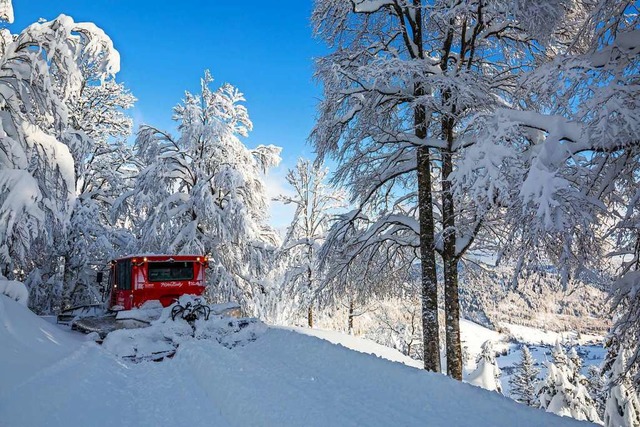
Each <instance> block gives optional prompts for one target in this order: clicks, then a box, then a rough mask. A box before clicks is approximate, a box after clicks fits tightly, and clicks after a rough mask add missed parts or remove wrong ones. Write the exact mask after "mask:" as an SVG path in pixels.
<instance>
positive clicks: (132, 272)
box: [108, 255, 208, 310]
mask: <svg viewBox="0 0 640 427" xmlns="http://www.w3.org/2000/svg"><path fill="white" fill-rule="evenodd" d="M207 264H208V259H207V257H205V256H201V255H140V256H129V257H125V258H119V259H116V260H113V261H111V268H110V270H109V289H110V290H111V297H110V298H109V303H108V308H109V309H111V310H131V309H132V308H137V307H140V306H141V305H142V304H144V303H145V302H146V301H151V300H158V301H160V303H161V304H162V306H163V307H168V306H169V305H171V304H172V303H173V302H174V300H175V299H176V298H178V297H179V296H181V295H187V294H190V295H202V293H203V292H204V290H205V277H204V271H205V269H206V267H207Z"/></svg>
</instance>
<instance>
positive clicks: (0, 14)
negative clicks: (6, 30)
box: [0, 0, 13, 24]
mask: <svg viewBox="0 0 640 427" xmlns="http://www.w3.org/2000/svg"><path fill="white" fill-rule="evenodd" d="M0 21H6V22H8V23H9V24H13V4H11V0H0Z"/></svg>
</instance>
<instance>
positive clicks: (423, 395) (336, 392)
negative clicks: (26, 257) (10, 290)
mask: <svg viewBox="0 0 640 427" xmlns="http://www.w3.org/2000/svg"><path fill="white" fill-rule="evenodd" d="M0 342H2V346H1V347H0V363H1V364H0V378H2V381H1V382H0V420H2V423H1V424H2V425H3V426H5V425H6V426H33V427H36V426H64V427H68V426H70V425H91V426H110V427H111V426H114V425H119V426H129V425H130V426H133V425H135V426H159V425H190V426H205V425H207V426H210V425H216V426H225V425H238V426H241V425H242V426H245V425H278V426H282V425H371V426H373V425H403V426H409V425H432V426H444V425H446V426H482V425H491V426H513V425H518V426H541V425H545V426H556V425H557V426H564V425H567V426H569V425H580V423H578V422H576V421H575V420H572V419H568V418H560V417H556V416H554V415H550V414H546V413H544V412H542V411H538V410H534V409H531V408H528V407H525V406H523V405H518V404H516V403H514V402H513V401H511V400H509V399H507V398H505V397H502V396H500V395H498V394H496V393H491V392H487V391H485V390H482V389H479V388H476V387H473V386H470V385H467V384H462V383H458V382H456V381H453V380H451V379H449V378H447V377H445V376H443V375H436V374H430V373H426V372H424V371H421V370H419V369H415V368H412V367H408V366H405V365H402V364H400V363H394V362H391V361H388V360H385V359H382V358H380V357H377V356H373V355H367V354H362V353H358V352H354V351H352V350H349V349H347V348H344V347H343V346H339V345H335V344H333V343H331V342H328V341H326V340H322V339H318V338H317V337H311V336H305V335H302V334H299V333H297V332H295V331H292V330H285V329H278V328H265V329H264V330H263V332H262V334H261V335H260V336H259V337H258V338H257V339H256V340H255V341H250V342H247V343H246V344H245V345H240V346H235V347H232V348H227V347H225V346H223V345H221V344H219V343H218V341H216V340H213V339H201V340H195V339H194V340H190V341H185V342H183V343H181V345H180V347H179V348H178V351H177V353H176V355H175V356H174V357H173V358H172V359H169V360H165V361H163V362H160V363H154V362H143V363H137V364H134V363H130V362H126V361H123V360H122V359H120V358H119V357H117V356H115V355H114V354H113V353H110V352H108V351H107V350H106V349H105V348H104V347H101V346H99V345H97V344H95V343H93V342H89V341H86V340H85V339H84V337H83V336H81V335H75V334H71V333H69V332H66V331H63V330H61V329H59V328H58V327H57V326H55V325H51V324H49V323H47V322H46V321H44V320H42V319H41V318H38V317H37V316H35V315H34V314H32V313H31V312H30V311H28V310H27V309H26V308H25V307H23V306H21V305H19V304H17V303H16V302H14V301H12V300H9V299H8V298H6V297H4V296H0ZM353 342H355V341H352V343H353ZM34 402H37V404H34Z"/></svg>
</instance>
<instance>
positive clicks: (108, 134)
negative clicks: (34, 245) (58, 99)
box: [55, 64, 135, 305]
mask: <svg viewBox="0 0 640 427" xmlns="http://www.w3.org/2000/svg"><path fill="white" fill-rule="evenodd" d="M84 71H85V74H84V78H85V82H84V84H83V85H82V89H81V92H80V94H79V96H78V97H76V98H72V99H70V100H68V104H69V110H70V111H69V120H70V123H71V127H72V129H73V131H74V132H69V134H70V135H71V137H70V138H69V140H68V141H67V145H68V146H69V148H70V151H71V155H72V156H73V158H74V164H75V175H76V182H75V188H76V200H75V203H74V204H73V206H72V209H71V212H70V218H69V227H68V229H67V230H66V231H67V232H66V233H65V235H64V236H61V240H62V241H60V242H59V243H57V244H56V245H55V247H56V248H57V249H58V250H57V251H56V252H57V254H59V256H61V257H62V259H63V261H64V266H63V269H64V276H63V278H64V279H63V283H64V290H63V300H65V301H66V302H67V303H70V304H71V305H77V304H78V303H79V301H71V293H72V292H74V290H76V291H77V290H79V289H76V287H77V286H79V287H83V286H84V287H86V288H87V289H85V291H91V290H92V287H91V285H93V284H94V282H95V272H96V268H98V269H99V268H100V266H104V265H105V264H106V262H107V261H108V260H110V259H113V258H114V257H116V256H117V255H121V254H123V253H124V252H126V250H127V249H129V245H130V244H131V240H132V239H131V237H132V236H131V234H130V233H129V231H128V230H127V229H126V228H124V227H122V222H120V223H119V221H121V220H122V218H118V217H117V215H115V214H114V212H112V208H113V204H114V202H115V201H116V200H117V199H118V198H119V197H120V195H121V194H122V193H124V192H126V190H127V189H129V188H131V186H132V184H133V177H134V175H135V168H134V164H133V155H132V152H131V150H130V148H129V147H128V145H127V144H126V141H125V138H127V137H128V136H129V135H130V134H131V129H132V124H133V122H132V120H131V118H130V117H129V116H127V115H126V114H125V112H124V110H126V109H128V108H131V107H132V106H133V103H134V101H135V98H134V97H133V96H132V95H131V93H130V92H129V90H128V89H127V88H126V87H125V86H124V85H123V84H121V83H117V82H116V81H115V80H114V79H108V80H105V79H98V76H96V75H95V70H94V69H93V64H86V65H85V67H84ZM76 293H78V292H76ZM89 293H90V292H89ZM83 296H84V297H85V298H86V297H87V295H86V292H85V293H84V295H83ZM84 302H86V301H84Z"/></svg>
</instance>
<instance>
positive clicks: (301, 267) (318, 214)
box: [277, 159, 344, 327]
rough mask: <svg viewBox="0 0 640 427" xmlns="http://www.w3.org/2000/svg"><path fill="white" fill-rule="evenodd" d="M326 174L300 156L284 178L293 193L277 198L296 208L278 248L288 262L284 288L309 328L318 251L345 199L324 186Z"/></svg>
mask: <svg viewBox="0 0 640 427" xmlns="http://www.w3.org/2000/svg"><path fill="white" fill-rule="evenodd" d="M327 173H328V169H327V168H325V167H323V166H322V165H321V164H319V163H318V164H312V163H311V162H310V161H308V160H305V159H299V160H298V163H297V164H296V167H295V168H294V169H290V170H289V172H288V174H287V178H286V179H287V182H288V183H289V185H290V186H291V187H292V188H293V194H292V195H290V196H288V195H281V196H279V197H278V199H277V200H279V201H281V202H283V203H285V204H292V205H294V206H295V208H296V210H295V213H294V215H293V219H292V221H291V224H290V225H289V227H288V228H287V233H286V236H285V238H284V241H283V242H282V246H281V248H280V250H279V253H280V258H282V259H283V260H284V262H285V263H286V265H287V267H286V271H285V274H284V279H283V287H284V289H283V291H284V292H285V293H286V294H287V296H288V297H289V298H291V297H293V300H295V301H296V303H297V304H299V305H301V306H302V307H304V308H305V310H306V312H307V324H308V326H309V327H313V305H314V301H315V297H316V295H315V293H316V292H317V291H318V286H319V283H320V277H319V276H320V272H319V270H320V267H319V264H320V262H319V260H318V252H319V249H320V246H321V245H322V243H323V242H324V239H325V235H326V233H327V231H328V230H329V226H330V221H331V218H332V217H333V216H334V215H335V213H336V212H335V210H336V209H338V208H340V207H341V206H342V201H343V198H344V197H343V195H342V193H341V192H339V191H336V190H333V189H331V188H330V187H328V186H327V183H326V182H325V178H326V176H327Z"/></svg>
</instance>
